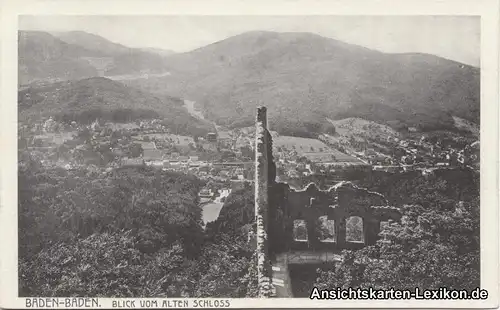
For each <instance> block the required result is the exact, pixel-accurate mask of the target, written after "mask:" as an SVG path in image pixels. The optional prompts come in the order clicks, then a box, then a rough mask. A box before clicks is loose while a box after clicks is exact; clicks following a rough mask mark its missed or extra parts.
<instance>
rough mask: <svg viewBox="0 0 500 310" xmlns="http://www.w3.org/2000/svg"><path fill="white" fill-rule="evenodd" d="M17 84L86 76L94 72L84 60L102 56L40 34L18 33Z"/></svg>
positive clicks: (42, 33)
mask: <svg viewBox="0 0 500 310" xmlns="http://www.w3.org/2000/svg"><path fill="white" fill-rule="evenodd" d="M18 42H19V43H18V44H19V45H18V52H19V83H21V84H25V83H29V82H32V81H36V80H57V79H74V78H81V77H90V76H95V75H97V70H96V68H95V67H93V66H92V65H91V64H89V63H88V61H86V60H85V59H84V57H86V56H87V57H104V55H103V54H101V53H98V52H95V51H90V50H87V49H85V48H83V47H81V46H75V45H72V44H68V43H66V42H63V41H61V40H59V39H57V38H55V37H54V36H52V35H50V34H48V33H46V32H41V31H19V33H18Z"/></svg>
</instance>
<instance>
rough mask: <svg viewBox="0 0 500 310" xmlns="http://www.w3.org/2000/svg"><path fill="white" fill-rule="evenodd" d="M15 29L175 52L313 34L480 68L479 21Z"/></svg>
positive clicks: (70, 19) (84, 20) (150, 20)
mask: <svg viewBox="0 0 500 310" xmlns="http://www.w3.org/2000/svg"><path fill="white" fill-rule="evenodd" d="M19 28H20V29H22V30H44V31H70V30H83V31H87V32H91V33H94V34H98V35H100V36H103V37H105V38H107V39H109V40H111V41H113V42H117V43H121V44H123V45H126V46H130V47H158V48H164V49H170V50H174V51H177V52H185V51H189V50H192V49H195V48H198V47H200V46H204V45H207V44H210V43H213V42H215V41H219V40H222V39H225V38H227V37H230V36H233V35H236V34H240V33H243V32H246V31H251V30H271V31H280V32H286V31H298V32H313V33H317V34H319V35H322V36H325V37H330V38H334V39H338V40H341V41H344V42H347V43H352V44H358V45H362V46H365V47H368V48H372V49H376V50H380V51H382V52H388V53H404V52H421V53H429V54H434V55H438V56H441V57H445V58H448V59H452V60H456V61H459V62H462V63H466V64H470V65H473V66H476V67H479V64H480V61H479V58H480V19H479V17H470V16H36V17H35V16H22V17H20V18H19Z"/></svg>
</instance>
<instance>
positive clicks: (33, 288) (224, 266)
mask: <svg viewBox="0 0 500 310" xmlns="http://www.w3.org/2000/svg"><path fill="white" fill-rule="evenodd" d="M201 186H202V183H201V182H200V181H199V180H197V179H196V178H194V177H192V176H188V175H182V174H176V173H170V172H168V173H167V172H162V171H159V170H153V169H149V168H128V169H118V170H114V171H111V172H108V173H103V172H101V171H99V170H95V171H92V170H91V169H89V170H87V169H85V170H73V171H71V170H70V171H67V170H63V169H48V168H41V167H40V165H38V164H37V162H35V161H32V160H31V161H30V160H27V161H26V162H23V163H21V164H20V165H19V231H20V236H19V262H20V263H19V274H20V283H19V293H20V296H105V297H162V296H163V297H165V296H167V297H172V296H184V297H201V296H220V297H245V296H249V295H251V294H252V281H253V279H255V276H252V273H253V272H255V271H254V268H253V267H252V266H253V260H252V253H251V252H249V251H248V246H247V240H246V238H242V236H241V235H231V234H224V235H221V234H217V235H215V236H214V235H212V238H207V236H206V234H205V232H204V231H203V229H202V223H201V209H200V207H199V206H198V192H199V190H200V188H201Z"/></svg>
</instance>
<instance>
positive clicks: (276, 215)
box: [255, 107, 401, 298]
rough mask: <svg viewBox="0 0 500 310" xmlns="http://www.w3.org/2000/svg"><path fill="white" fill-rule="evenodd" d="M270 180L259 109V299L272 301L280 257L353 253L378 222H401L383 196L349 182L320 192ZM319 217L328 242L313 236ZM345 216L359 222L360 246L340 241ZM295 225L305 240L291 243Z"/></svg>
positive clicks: (373, 234)
mask: <svg viewBox="0 0 500 310" xmlns="http://www.w3.org/2000/svg"><path fill="white" fill-rule="evenodd" d="M275 179H276V166H275V164H274V160H273V154H272V137H271V134H270V133H269V131H268V127H267V110H266V108H265V107H259V108H258V109H257V117H256V134H255V223H256V225H255V227H256V228H255V230H256V233H255V249H256V259H257V277H258V289H259V297H263V298H266V297H273V296H276V289H275V286H274V285H273V283H272V281H273V270H272V268H271V265H272V262H274V264H275V265H277V266H275V268H277V267H280V268H282V269H286V266H285V265H286V262H284V263H282V264H281V265H280V262H279V259H278V257H282V255H281V254H283V253H287V252H293V251H300V250H305V251H309V252H315V251H316V252H317V253H320V252H321V251H333V252H336V251H341V250H342V249H358V248H361V247H364V246H365V245H370V244H373V243H375V242H376V240H377V239H378V237H379V236H378V234H379V231H380V222H381V221H388V220H394V221H399V220H400V217H401V215H400V212H399V210H398V209H397V208H394V207H391V206H388V205H387V200H386V199H385V197H384V196H382V195H381V194H379V193H376V192H371V191H369V190H367V189H363V188H359V187H357V186H356V185H354V184H352V183H350V182H340V183H338V184H336V185H334V186H332V187H331V188H330V189H328V190H324V191H323V190H320V189H318V188H317V187H316V186H315V185H314V184H310V185H309V186H307V187H306V188H305V189H303V190H295V189H292V188H290V186H289V185H288V184H283V183H276V181H275ZM324 216H326V217H327V219H328V220H330V221H331V220H333V221H334V235H335V237H334V238H332V239H333V241H332V240H330V241H328V242H325V240H324V239H323V240H320V238H319V237H318V220H319V217H324ZM351 216H358V217H360V218H361V219H362V223H363V225H362V226H363V231H362V236H363V239H364V240H363V241H362V242H351V241H347V240H346V219H348V218H349V217H351ZM295 220H303V221H305V223H306V228H305V229H306V231H307V241H297V240H295V239H294V233H293V231H294V221H295ZM285 256H286V255H285ZM283 264H285V265H283ZM276 281H277V280H276ZM275 284H276V285H278V286H283V284H281V285H280V284H279V283H278V282H276V283H275ZM285 286H286V285H285Z"/></svg>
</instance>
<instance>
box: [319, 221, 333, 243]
mask: <svg viewBox="0 0 500 310" xmlns="http://www.w3.org/2000/svg"><path fill="white" fill-rule="evenodd" d="M317 228H318V238H319V241H321V242H335V241H336V238H335V237H336V236H335V220H329V219H328V216H326V215H324V216H320V217H319V219H318V225H317Z"/></svg>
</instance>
